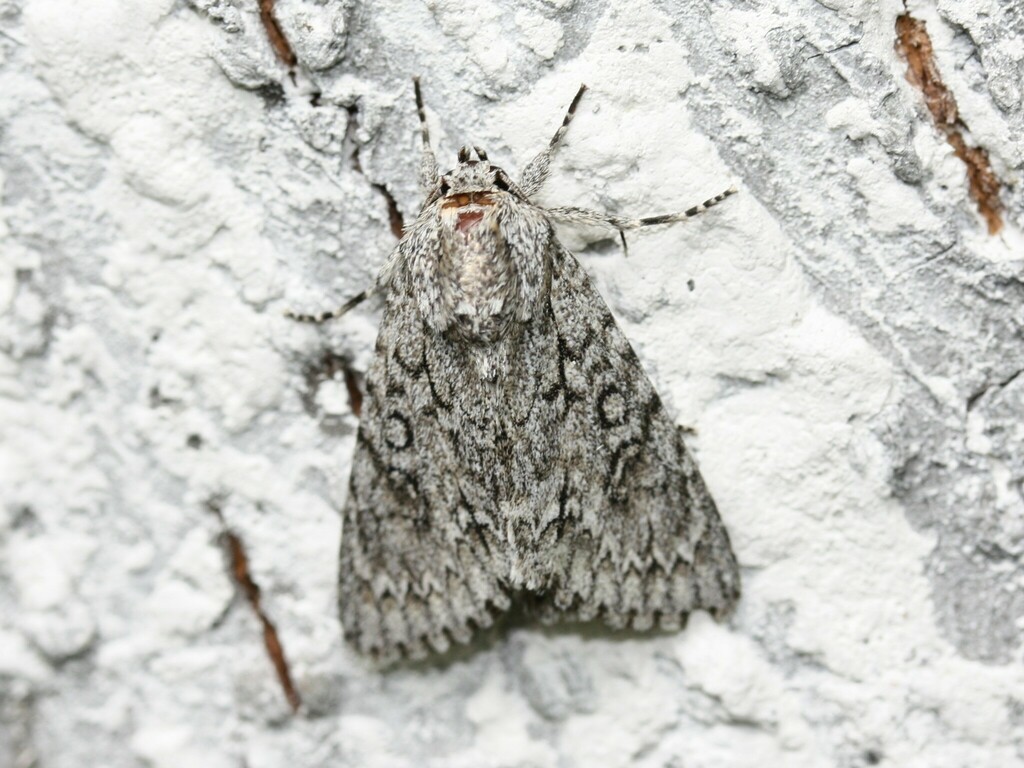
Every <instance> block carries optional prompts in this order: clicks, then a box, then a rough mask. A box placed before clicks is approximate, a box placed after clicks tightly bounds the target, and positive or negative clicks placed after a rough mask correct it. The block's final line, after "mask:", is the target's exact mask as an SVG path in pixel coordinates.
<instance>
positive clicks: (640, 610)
mask: <svg viewBox="0 0 1024 768" xmlns="http://www.w3.org/2000/svg"><path fill="white" fill-rule="evenodd" d="M585 90H586V87H585V86H581V87H580V89H579V92H578V93H577V94H576V96H575V98H574V99H573V101H572V103H571V105H570V106H569V109H568V111H567V112H566V115H565V118H564V120H563V121H562V124H561V126H560V127H559V128H558V130H557V131H556V132H555V134H554V136H553V137H552V139H551V141H550V143H549V145H548V146H547V147H546V148H545V149H544V151H542V152H541V153H540V154H538V155H537V157H536V158H534V159H533V160H532V161H531V162H530V163H529V164H528V165H527V166H526V168H525V170H524V171H523V173H522V176H521V178H520V180H519V182H518V183H516V182H514V181H513V180H512V179H511V178H510V177H509V176H508V174H506V173H505V171H504V170H502V169H501V168H499V167H497V166H495V165H492V164H491V163H490V162H489V161H488V158H487V155H486V153H485V152H484V151H483V150H482V149H480V148H474V149H473V150H470V149H469V148H466V147H464V148H463V149H461V150H460V151H459V154H458V163H457V165H456V166H455V168H454V169H452V170H451V171H449V172H447V173H444V174H441V173H439V171H438V167H437V163H436V160H435V157H434V154H433V151H432V149H431V145H430V138H429V134H428V132H427V124H426V118H425V112H424V107H423V99H422V96H421V93H420V87H419V82H418V80H417V81H415V95H416V103H417V108H418V112H419V117H420V126H421V135H422V141H423V154H422V159H421V163H420V172H419V179H420V186H421V188H422V191H423V193H424V195H425V196H426V200H425V202H424V203H423V206H422V208H421V209H420V212H419V214H418V216H417V217H416V220H415V221H414V222H413V223H412V224H411V225H409V226H407V227H406V229H405V231H404V233H403V236H402V239H401V241H400V242H399V243H398V245H397V247H396V248H395V249H394V251H393V252H392V254H391V255H390V257H389V258H388V259H387V261H386V263H385V264H384V266H383V267H382V268H381V270H380V272H379V275H378V277H377V280H376V283H375V285H374V286H373V288H371V289H370V290H368V291H364V292H363V293H361V294H359V295H358V296H356V297H354V298H353V299H352V300H350V301H349V302H348V303H347V304H345V305H344V306H342V307H341V308H339V309H338V310H335V311H332V312H326V313H323V314H321V315H295V314H293V315H291V316H292V317H294V318H295V319H298V320H304V321H310V322H322V321H324V320H328V319H331V318H334V317H338V316H340V315H341V314H343V313H344V312H346V311H348V310H349V309H351V308H352V307H354V306H356V305H357V304H358V303H360V302H361V301H363V300H364V299H365V298H367V297H368V296H369V295H371V294H374V293H379V294H381V295H382V296H383V297H384V300H385V309H384V316H383V319H382V321H381V324H380V330H379V334H378V337H377V343H376V351H375V356H374V358H373V362H372V364H371V366H370V368H369V370H368V371H367V374H366V396H365V400H364V403H363V412H362V416H361V421H360V425H359V431H358V435H357V439H356V448H355V455H354V457H353V461H352V474H351V480H350V486H349V493H348V498H347V501H346V503H345V507H344V513H343V518H344V519H343V530H342V542H341V562H340V575H339V604H340V612H341V619H342V624H343V627H344V633H345V637H346V638H347V640H348V641H349V642H350V643H352V645H354V646H355V648H356V649H358V650H359V651H360V652H362V653H364V654H366V655H368V656H371V657H373V658H375V659H378V660H380V661H385V662H390V661H394V660H397V659H400V658H403V657H411V658H421V657H423V656H425V655H427V654H428V653H429V652H431V651H434V652H443V651H445V650H447V649H448V648H449V647H450V646H451V644H452V643H453V642H455V643H466V642H468V641H469V640H470V639H471V637H472V636H473V634H474V632H475V631H476V630H478V629H479V628H483V627H488V626H490V625H491V624H492V623H493V622H494V620H495V619H496V618H497V617H498V616H500V615H501V614H502V613H504V612H506V611H507V610H508V609H509V608H510V607H511V606H512V605H513V603H515V602H523V603H526V604H528V605H529V607H530V609H531V611H533V612H534V613H535V614H536V615H538V616H539V617H540V619H541V620H544V621H551V620H554V619H556V618H558V617H563V618H567V619H570V620H577V621H589V620H595V619H597V620H603V621H604V622H606V623H607V624H608V625H610V626H611V627H614V628H632V629H635V630H646V629H650V628H653V627H660V628H662V629H677V628H681V627H682V626H683V625H684V623H685V621H686V618H687V616H688V614H689V613H690V612H691V611H694V610H696V609H701V608H703V609H706V610H708V611H709V612H711V613H712V614H713V615H715V616H716V617H719V616H722V615H724V614H726V613H727V612H728V611H729V610H730V609H731V608H732V606H733V605H734V604H735V602H736V600H737V598H738V597H739V592H740V578H739V571H738V567H737V563H736V558H735V556H734V555H733V552H732V549H731V547H730V544H729V537H728V534H727V533H726V530H725V527H724V526H723V524H722V521H721V518H720V517H719V514H718V511H717V509H716V507H715V503H714V501H713V500H712V498H711V496H710V494H709V493H708V489H707V487H706V485H705V484H704V481H703V479H702V478H701V475H700V472H699V471H698V468H697V465H696V463H695V462H694V459H693V457H692V456H691V455H690V452H689V451H688V450H687V448H686V446H685V444H684V442H683V435H682V430H681V429H680V428H678V427H677V426H676V425H675V424H674V423H673V421H672V420H671V418H670V416H669V415H668V414H667V413H666V411H665V409H664V407H663V406H662V403H661V400H660V399H659V397H658V395H657V393H656V392H655V391H654V387H653V386H652V384H651V382H650V380H649V379H648V378H647V376H646V375H645V374H644V372H643V369H642V368H641V365H640V361H639V360H638V359H637V356H636V354H635V353H634V351H633V349H632V347H630V344H629V342H628V341H627V340H626V337H625V336H624V335H623V334H622V332H621V331H620V330H619V328H618V326H617V325H616V323H615V319H614V318H613V317H612V315H611V312H610V311H609V310H608V307H607V306H606V305H605V303H604V302H603V301H602V299H601V297H600V295H599V294H598V293H597V291H596V290H595V288H594V286H593V284H592V283H591V281H590V279H589V278H588V277H587V274H586V273H585V272H584V270H583V269H582V268H581V266H580V264H579V263H578V262H577V260H576V258H575V257H574V256H573V255H572V254H571V253H569V252H568V251H567V250H566V249H565V248H564V247H563V246H562V245H561V244H560V243H559V242H558V240H557V239H556V237H555V233H554V229H553V223H554V222H555V221H565V222H570V223H582V224H587V225H603V226H606V227H610V228H612V229H615V230H618V231H619V233H620V234H621V233H622V232H623V231H624V230H627V229H633V228H637V227H646V226H651V225H658V224H670V223H673V222H678V221H683V220H684V219H687V218H689V217H691V216H694V215H696V214H698V213H701V212H702V211H704V210H706V209H707V208H710V207H711V206H713V205H715V204H716V203H719V202H721V201H722V200H723V199H725V198H726V197H727V196H729V195H730V194H732V193H734V192H735V189H730V190H727V191H726V192H724V193H722V194H720V195H718V196H716V197H713V198H711V199H710V200H707V201H705V202H704V203H701V204H700V205H697V206H694V207H693V208H690V209H689V210H686V211H684V212H681V213H678V214H671V215H664V216H653V217H647V218H638V219H632V218H623V217H617V216H608V215H605V214H602V213H599V212H595V211H589V210H585V209H581V208H543V207H540V206H538V205H537V204H535V203H534V202H532V201H531V198H532V197H533V196H534V195H535V194H536V193H537V192H538V191H539V190H540V188H541V186H542V185H543V183H544V181H545V179H546V178H547V176H548V171H549V165H550V161H551V156H552V154H553V152H554V151H555V149H556V148H557V147H558V145H559V143H560V142H561V140H562V137H563V135H564V134H565V132H566V129H567V128H568V127H569V123H570V122H571V121H572V118H573V115H574V113H575V111H576V107H577V105H578V103H579V101H580V99H581V97H582V96H583V93H584V92H585ZM623 242H625V241H624V239H623Z"/></svg>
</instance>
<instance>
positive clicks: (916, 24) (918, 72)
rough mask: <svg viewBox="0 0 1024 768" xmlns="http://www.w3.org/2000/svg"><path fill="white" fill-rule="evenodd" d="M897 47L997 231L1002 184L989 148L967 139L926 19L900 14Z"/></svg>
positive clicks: (991, 231)
mask: <svg viewBox="0 0 1024 768" xmlns="http://www.w3.org/2000/svg"><path fill="white" fill-rule="evenodd" d="M904 9H906V5H904ZM896 50H897V51H898V52H899V53H900V55H901V56H903V58H904V59H905V60H906V62H907V81H908V82H909V83H910V84H911V85H913V86H914V87H915V88H917V89H918V90H919V91H921V93H922V94H923V95H924V101H925V104H926V105H927V107H928V111H929V112H930V113H931V116H932V120H933V121H934V122H935V127H936V128H938V129H939V131H940V132H941V133H942V134H943V135H944V136H945V137H946V141H948V142H949V144H950V146H951V147H953V153H954V154H955V155H956V156H957V157H958V158H960V160H961V161H962V162H963V164H964V165H965V166H966V167H967V182H968V185H969V188H970V194H971V198H972V199H973V200H974V201H975V203H976V204H977V206H978V212H979V213H980V214H981V215H982V217H983V218H984V219H985V222H986V223H987V224H988V232H989V234H990V235H994V234H997V233H998V232H999V231H1000V230H1001V229H1002V228H1003V204H1002V201H1001V200H1000V199H999V190H1000V188H1001V186H1002V185H1001V184H1000V181H999V179H998V177H997V176H996V174H995V172H994V171H993V170H992V166H991V164H990V163H989V159H988V152H987V151H985V150H984V149H982V148H981V147H972V146H969V145H968V144H967V140H966V139H964V131H967V130H968V128H967V125H966V124H965V123H964V121H963V120H962V119H961V118H960V113H959V111H958V110H957V106H956V99H955V98H954V97H953V93H952V91H950V90H949V88H947V87H946V84H945V83H944V82H943V81H942V75H941V73H940V72H939V66H938V64H937V63H936V61H935V51H934V50H933V48H932V41H931V37H930V36H929V35H928V31H927V29H926V28H925V23H924V22H923V21H921V20H919V19H915V18H914V17H913V16H911V15H910V14H909V13H904V14H902V15H901V16H898V17H897V18H896Z"/></svg>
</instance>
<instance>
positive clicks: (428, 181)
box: [412, 77, 438, 195]
mask: <svg viewBox="0 0 1024 768" xmlns="http://www.w3.org/2000/svg"><path fill="white" fill-rule="evenodd" d="M412 87H413V91H414V92H415V94H416V113H417V114H418V115H419V118H420V138H421V139H422V141H423V152H422V154H421V155H420V168H419V182H420V192H421V193H422V194H424V195H429V194H430V193H431V192H433V191H434V188H435V187H436V186H437V176H438V171H437V158H435V157H434V150H433V149H431V147H430V131H429V130H428V129H427V111H426V109H425V108H424V107H423V94H422V92H421V91H420V79H419V78H418V77H414V78H413V79H412Z"/></svg>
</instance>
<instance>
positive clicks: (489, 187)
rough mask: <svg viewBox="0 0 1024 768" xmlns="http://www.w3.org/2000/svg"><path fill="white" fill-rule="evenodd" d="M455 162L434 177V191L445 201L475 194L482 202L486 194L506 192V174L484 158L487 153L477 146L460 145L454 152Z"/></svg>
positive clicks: (507, 185) (507, 181) (507, 182)
mask: <svg viewBox="0 0 1024 768" xmlns="http://www.w3.org/2000/svg"><path fill="white" fill-rule="evenodd" d="M474 153H475V154H476V157H473V154H474ZM458 158H459V163H458V165H456V166H455V167H454V168H452V169H451V170H450V171H448V173H446V174H444V175H442V176H441V178H440V179H439V180H438V189H437V191H438V195H439V197H441V198H442V200H443V201H444V202H446V203H449V202H450V201H452V200H453V199H455V198H459V199H462V198H464V197H465V196H466V195H471V196H474V198H479V200H478V202H480V203H481V204H486V202H487V199H488V198H489V196H492V195H494V194H496V193H500V192H508V190H509V180H508V174H506V173H505V171H503V170H502V169H501V168H499V167H498V166H496V165H491V164H490V163H489V162H488V160H487V153H486V152H484V150H483V149H481V148H480V147H473V148H472V150H470V148H469V147H463V148H462V149H460V150H459V154H458Z"/></svg>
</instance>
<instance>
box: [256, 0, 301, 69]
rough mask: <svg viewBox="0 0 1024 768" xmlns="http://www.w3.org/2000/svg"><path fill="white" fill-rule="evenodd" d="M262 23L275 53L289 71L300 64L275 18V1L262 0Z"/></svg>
mask: <svg viewBox="0 0 1024 768" xmlns="http://www.w3.org/2000/svg"><path fill="white" fill-rule="evenodd" d="M260 21H262V22H263V28H264V29H265V30H266V32H267V37H268V38H269V39H270V45H271V46H272V47H273V49H274V53H276V54H277V58H279V59H280V60H281V61H282V63H284V64H285V66H287V67H288V68H289V69H291V68H292V67H294V66H295V65H296V64H298V62H299V60H298V58H296V56H295V51H293V50H292V46H291V43H289V42H288V38H287V37H285V35H284V31H283V30H282V29H281V25H280V24H278V23H277V18H276V17H275V16H274V0H260Z"/></svg>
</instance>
